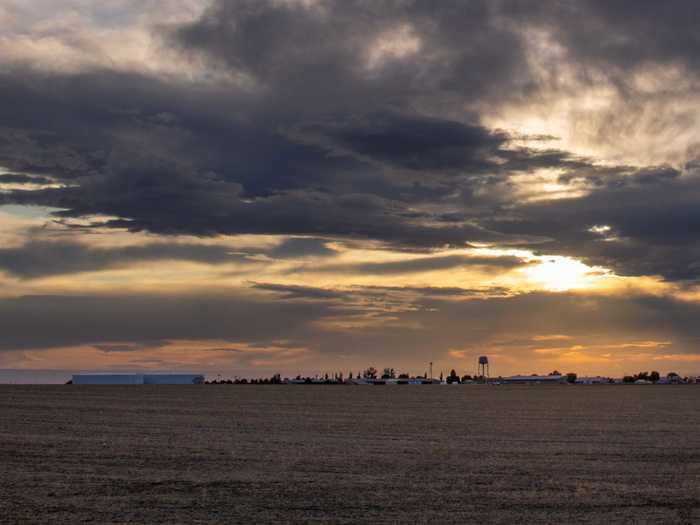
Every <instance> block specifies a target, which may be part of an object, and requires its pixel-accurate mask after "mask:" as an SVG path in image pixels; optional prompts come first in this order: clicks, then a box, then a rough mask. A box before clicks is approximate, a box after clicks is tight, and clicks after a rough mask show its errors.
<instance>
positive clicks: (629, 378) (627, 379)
mask: <svg viewBox="0 0 700 525" xmlns="http://www.w3.org/2000/svg"><path fill="white" fill-rule="evenodd" d="M622 381H623V382H624V383H634V381H635V379H634V376H625V377H623V378H622Z"/></svg>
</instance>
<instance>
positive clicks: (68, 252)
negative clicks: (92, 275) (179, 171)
mask: <svg viewBox="0 0 700 525" xmlns="http://www.w3.org/2000/svg"><path fill="white" fill-rule="evenodd" d="M244 257H245V254H241V253H232V250H231V248H227V247H223V246H205V245H196V244H165V243H157V244H148V245H145V246H128V247H124V248H90V247H88V246H85V245H82V244H77V243H72V242H56V241H30V242H28V243H26V244H24V245H22V246H18V247H13V248H0V270H5V271H7V272H9V273H11V274H13V275H16V276H18V277H22V278H26V279H31V278H37V277H45V276H49V275H60V274H71V273H80V272H89V271H96V270H102V269H105V268H111V267H115V266H119V265H122V266H125V265H128V264H132V263H137V262H144V261H158V260H181V261H195V262H202V263H208V264H222V263H230V262H235V261H240V260H241V259H243V258H244Z"/></svg>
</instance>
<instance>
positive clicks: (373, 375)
mask: <svg viewBox="0 0 700 525" xmlns="http://www.w3.org/2000/svg"><path fill="white" fill-rule="evenodd" d="M362 377H364V378H365V379H377V369H376V368H374V367H373V366H370V367H369V368H368V369H366V370H365V371H364V372H363V373H362Z"/></svg>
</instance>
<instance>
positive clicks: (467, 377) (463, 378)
mask: <svg viewBox="0 0 700 525" xmlns="http://www.w3.org/2000/svg"><path fill="white" fill-rule="evenodd" d="M471 380H472V376H470V375H469V374H465V375H463V376H462V383H464V382H465V381H471Z"/></svg>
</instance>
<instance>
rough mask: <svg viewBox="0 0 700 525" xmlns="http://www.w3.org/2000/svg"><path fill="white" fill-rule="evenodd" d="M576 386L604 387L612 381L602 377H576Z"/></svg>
mask: <svg viewBox="0 0 700 525" xmlns="http://www.w3.org/2000/svg"><path fill="white" fill-rule="evenodd" d="M574 382H575V383H576V384H577V385H606V384H608V383H612V382H613V381H612V379H610V378H609V377H602V376H589V377H577V378H576V381H574Z"/></svg>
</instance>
